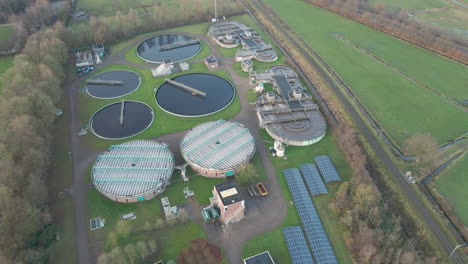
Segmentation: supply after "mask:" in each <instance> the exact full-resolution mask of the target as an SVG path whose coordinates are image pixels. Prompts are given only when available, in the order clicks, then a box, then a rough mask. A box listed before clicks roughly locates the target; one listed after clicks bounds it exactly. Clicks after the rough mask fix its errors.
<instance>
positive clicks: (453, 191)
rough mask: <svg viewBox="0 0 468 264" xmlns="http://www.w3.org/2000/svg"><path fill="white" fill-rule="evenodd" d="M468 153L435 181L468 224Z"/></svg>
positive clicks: (441, 192) (438, 188) (466, 224)
mask: <svg viewBox="0 0 468 264" xmlns="http://www.w3.org/2000/svg"><path fill="white" fill-rule="evenodd" d="M467 172H468V155H467V154H465V155H464V156H463V157H462V158H460V159H458V160H457V161H455V163H454V164H452V165H451V166H450V167H449V168H448V169H447V170H446V171H445V172H443V174H442V175H440V176H439V177H438V178H437V179H436V180H435V182H434V184H435V187H436V189H437V191H438V192H439V193H440V194H442V195H443V196H444V197H445V198H446V200H447V201H448V203H449V204H450V205H451V206H452V208H453V209H454V210H455V212H456V214H457V215H458V217H460V219H461V220H462V221H463V223H464V224H465V226H468V199H466V191H467V190H468V174H467Z"/></svg>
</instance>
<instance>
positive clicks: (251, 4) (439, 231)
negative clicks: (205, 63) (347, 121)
mask: <svg viewBox="0 0 468 264" xmlns="http://www.w3.org/2000/svg"><path fill="white" fill-rule="evenodd" d="M246 4H247V6H248V8H253V9H254V10H255V11H257V12H261V13H263V15H264V16H265V17H267V18H269V20H270V23H271V24H272V25H274V26H275V28H276V29H278V30H280V31H281V32H282V33H283V34H285V35H289V36H291V38H290V42H291V43H292V44H293V45H295V46H296V47H297V48H298V50H300V51H301V53H302V54H304V56H305V58H306V59H307V60H308V62H309V63H310V64H311V65H313V67H314V68H315V69H316V70H317V71H318V72H319V74H320V75H321V77H322V78H323V79H324V80H325V81H326V82H327V84H328V86H329V87H330V88H331V89H332V90H333V92H334V93H335V95H336V96H337V97H338V98H339V100H340V102H341V104H342V105H343V107H344V108H345V110H346V111H347V112H348V113H349V115H350V116H351V118H352V119H353V121H354V123H355V124H356V126H357V127H358V128H359V131H360V132H361V134H362V135H363V136H364V137H365V139H366V140H367V142H368V143H369V144H370V146H371V147H372V149H373V150H374V152H375V153H376V154H377V156H378V157H379V159H381V160H382V162H383V163H384V165H385V167H386V168H387V169H388V171H389V172H390V174H391V175H392V176H393V177H394V179H395V180H396V182H397V184H398V186H399V187H400V190H401V191H402V193H403V194H404V196H405V197H406V199H407V200H408V201H409V202H410V204H411V205H412V207H413V208H414V210H415V211H416V212H417V213H419V215H420V216H421V217H422V219H423V220H424V223H425V224H426V226H427V228H428V229H429V230H430V231H431V232H432V233H433V234H434V236H435V237H436V238H437V240H438V242H439V243H440V244H441V245H442V246H443V248H444V249H445V252H446V254H447V256H448V255H449V254H450V252H451V251H452V250H453V248H454V247H455V246H456V245H454V244H453V243H452V242H451V241H450V239H449V238H448V237H446V235H445V234H444V232H443V228H442V227H441V226H439V224H438V222H437V221H436V220H435V219H434V217H433V216H432V214H431V213H430V212H429V210H428V209H427V208H426V207H425V206H424V205H423V204H422V202H421V201H420V200H419V198H418V197H417V196H416V195H415V194H414V192H413V190H412V189H411V187H410V186H409V183H408V182H407V181H406V180H405V179H404V178H403V177H402V176H401V173H400V171H399V170H398V168H397V167H396V166H395V164H394V163H393V161H392V160H391V159H390V158H389V157H388V155H387V153H386V152H385V151H384V149H383V148H382V146H380V144H379V142H378V139H377V138H376V137H375V136H374V135H373V134H372V132H371V131H370V130H369V129H368V127H367V126H366V125H365V123H364V122H363V120H362V119H361V117H360V116H359V115H358V113H357V112H356V111H355V110H354V108H353V107H352V105H351V104H350V102H349V101H348V100H347V99H346V97H345V95H344V94H343V93H342V92H341V90H340V89H339V88H338V87H337V86H336V84H335V83H334V82H333V80H332V79H331V78H330V77H329V75H328V74H327V73H326V72H325V71H324V70H323V69H322V68H321V67H320V66H319V65H318V64H317V63H316V60H315V59H318V60H319V61H321V63H322V64H324V66H325V67H326V68H327V70H328V71H329V74H331V75H332V76H333V75H334V74H335V75H336V73H334V71H332V70H331V68H330V67H329V66H328V65H327V64H326V63H325V62H324V61H323V59H321V58H320V56H319V55H318V54H316V53H315V52H314V51H313V50H312V48H310V47H309V46H308V44H307V43H305V42H304V41H303V40H302V38H300V37H299V36H298V35H297V34H295V32H294V31H293V30H292V29H291V28H290V27H289V26H288V25H287V24H286V23H284V22H283V21H282V20H281V18H279V17H278V15H276V14H274V13H272V11H271V10H269V11H266V10H265V8H264V6H263V5H262V4H260V3H259V1H257V0H250V1H248V2H247V3H246ZM249 11H252V10H249ZM250 13H251V12H250ZM251 14H252V13H251ZM252 15H255V14H252ZM278 45H279V44H278ZM310 53H312V54H313V55H311V54H310ZM314 57H315V59H314ZM317 57H318V58H317ZM337 79H338V80H339V78H337ZM451 261H452V262H453V263H457V264H463V263H466V262H465V261H464V258H463V257H462V256H461V255H460V254H458V253H455V254H454V255H453V256H452V257H451Z"/></svg>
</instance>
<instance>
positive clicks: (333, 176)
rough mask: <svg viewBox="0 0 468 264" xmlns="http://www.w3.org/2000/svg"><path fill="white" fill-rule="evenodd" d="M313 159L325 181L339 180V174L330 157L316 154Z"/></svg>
mask: <svg viewBox="0 0 468 264" xmlns="http://www.w3.org/2000/svg"><path fill="white" fill-rule="evenodd" d="M314 160H315V164H317V167H318V169H319V170H320V174H322V177H323V179H324V180H325V182H333V181H341V178H340V175H338V172H337V171H336V168H335V165H333V163H332V161H331V160H330V157H328V156H326V155H323V156H316V157H315V158H314Z"/></svg>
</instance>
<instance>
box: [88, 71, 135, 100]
mask: <svg viewBox="0 0 468 264" xmlns="http://www.w3.org/2000/svg"><path fill="white" fill-rule="evenodd" d="M92 81H94V83H92ZM140 84H141V77H140V75H139V74H138V73H136V72H133V71H128V70H115V71H107V72H103V73H100V74H98V75H96V76H94V77H92V78H90V79H89V80H88V83H86V92H87V93H88V94H89V95H90V96H92V97H94V98H99V99H112V98H118V97H122V96H124V95H128V94H130V93H132V92H133V91H135V90H136V89H138V87H140Z"/></svg>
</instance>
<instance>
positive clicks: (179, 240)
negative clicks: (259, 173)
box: [87, 186, 206, 261]
mask: <svg viewBox="0 0 468 264" xmlns="http://www.w3.org/2000/svg"><path fill="white" fill-rule="evenodd" d="M171 187H173V186H170V187H168V188H171ZM168 190H169V189H168ZM179 196H182V197H183V193H182V191H181V192H180V193H179ZM170 199H171V198H170ZM184 199H185V198H184ZM174 200H175V199H174ZM87 201H88V216H89V218H94V217H103V218H105V219H106V224H105V226H104V227H102V228H100V229H97V230H94V231H89V232H90V236H89V238H90V242H91V243H93V242H104V241H105V239H106V238H107V234H108V233H109V232H111V231H115V225H116V224H117V222H118V221H120V220H119V218H120V216H121V215H123V214H127V213H131V212H134V213H135V214H136V219H134V220H131V221H130V222H129V224H130V235H129V236H128V237H127V238H126V239H124V240H122V239H120V240H119V241H118V243H119V246H124V245H126V244H129V243H135V242H137V241H147V240H150V239H153V240H155V241H156V243H157V245H158V247H159V249H160V251H159V253H158V256H159V257H160V258H162V259H163V260H164V261H168V260H171V259H176V258H177V256H178V255H179V253H180V252H181V251H182V250H183V249H185V248H186V247H187V246H189V245H190V242H191V241H192V240H194V239H197V238H200V237H201V238H206V236H205V233H204V231H203V229H202V228H201V227H200V226H199V225H197V224H194V223H185V224H178V225H174V226H170V227H166V228H163V229H159V230H155V231H151V232H147V231H145V230H144V223H145V222H147V221H148V222H151V223H154V222H155V221H156V220H157V219H162V218H163V217H164V214H163V212H162V208H161V204H160V201H159V199H153V200H150V201H144V202H139V203H134V204H122V203H116V202H114V201H111V200H109V199H107V198H105V197H104V196H102V195H101V194H100V193H99V192H98V191H96V190H91V191H89V192H88V194H87ZM170 201H171V202H172V200H170ZM104 246H105V245H104ZM109 249H110V248H107V250H109Z"/></svg>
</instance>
